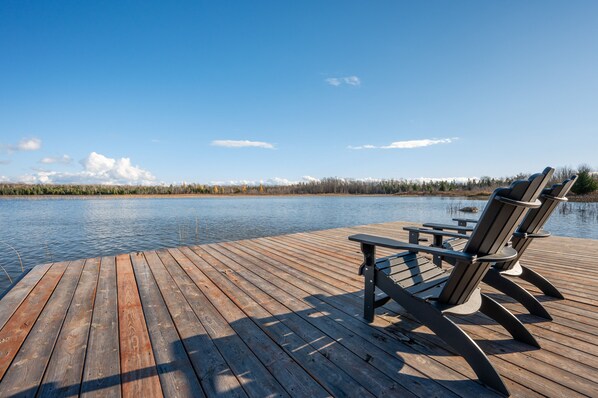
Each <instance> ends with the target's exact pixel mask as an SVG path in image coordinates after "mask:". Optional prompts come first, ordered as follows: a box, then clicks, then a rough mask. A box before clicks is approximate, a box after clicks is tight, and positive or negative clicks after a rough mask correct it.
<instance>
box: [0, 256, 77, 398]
mask: <svg viewBox="0 0 598 398" xmlns="http://www.w3.org/2000/svg"><path fill="white" fill-rule="evenodd" d="M84 262H85V261H84V260H78V261H73V262H71V263H70V264H69V265H68V268H67V269H66V271H65V272H64V274H63V276H62V278H61V279H60V282H59V283H58V285H57V286H56V289H55V290H54V292H52V296H51V297H50V299H49V300H48V302H47V304H46V307H45V309H44V311H43V312H42V313H41V314H40V316H39V317H38V318H37V320H36V321H35V325H34V326H33V328H32V329H31V332H30V333H29V335H28V336H27V339H26V340H25V342H24V343H23V345H22V346H21V348H20V350H19V352H18V354H17V355H16V357H15V359H14V362H13V364H12V365H11V367H10V368H9V369H8V370H7V372H6V374H5V375H4V378H3V379H2V383H0V396H3V397H4V396H11V395H18V396H20V397H34V396H35V394H36V393H37V389H38V386H39V384H40V382H41V380H42V377H43V375H44V371H45V370H46V365H47V364H48V361H49V360H50V355H52V350H53V349H54V344H55V343H56V339H57V338H58V334H59V332H60V328H61V327H62V323H63V322H64V318H65V316H66V312H67V310H68V308H69V305H70V303H71V300H72V298H73V294H74V293H75V289H76V288H77V283H78V281H79V277H80V276H81V271H82V270H83V264H84Z"/></svg>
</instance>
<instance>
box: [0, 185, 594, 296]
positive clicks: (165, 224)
mask: <svg viewBox="0 0 598 398" xmlns="http://www.w3.org/2000/svg"><path fill="white" fill-rule="evenodd" d="M485 203H486V201H478V200H467V199H459V198H438V197H413V198H407V197H355V196H350V197H314V196H309V197H256V198H254V197H237V198H184V199H183V198H172V199H169V198H165V199H155V198H152V199H147V198H139V199H130V198H126V199H125V198H121V199H2V200H0V241H1V242H5V243H8V244H10V245H12V246H13V247H14V248H16V249H17V250H18V251H19V253H20V255H21V258H22V261H23V263H24V266H25V267H26V268H29V267H32V266H34V265H36V264H40V263H45V262H52V261H63V260H74V259H79V258H89V257H96V256H103V255H112V254H116V253H123V252H132V251H141V250H148V249H158V248H164V247H172V246H181V245H191V244H200V243H209V242H218V241H227V240H237V239H246V238H255V237H262V236H268V235H280V234H287V233H292V232H301V231H311V230H319V229H326V228H335V227H345V226H352V225H360V224H371V223H379V222H387V221H414V222H430V221H434V222H449V221H450V220H451V218H452V217H455V216H459V215H461V216H463V213H461V214H455V213H454V212H453V211H454V209H456V208H458V207H463V206H477V207H479V208H480V209H481V208H482V207H483V206H484V204H485ZM561 206H562V205H561ZM566 206H567V207H565V208H564V210H566V211H563V209H562V208H561V210H560V211H559V210H557V211H556V212H555V213H554V214H553V216H552V218H551V219H550V220H549V221H548V224H547V226H546V230H548V231H551V232H552V233H553V234H555V235H562V236H572V237H583V238H592V239H598V216H597V215H596V208H597V204H594V203H592V204H583V203H572V204H567V205H566ZM0 265H2V266H4V267H5V268H6V269H7V270H8V271H9V272H10V274H11V275H12V276H16V275H18V274H19V273H20V265H19V261H18V258H17V256H16V254H15V253H14V251H12V250H11V249H10V248H9V247H8V246H5V245H4V244H0ZM0 273H2V271H1V270H0ZM7 284H8V281H7V278H6V277H5V276H4V275H0V291H1V290H2V289H3V287H6V286H7Z"/></svg>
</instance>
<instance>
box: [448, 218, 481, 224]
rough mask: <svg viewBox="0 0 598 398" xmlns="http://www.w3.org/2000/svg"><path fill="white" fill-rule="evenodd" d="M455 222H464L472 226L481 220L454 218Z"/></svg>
mask: <svg viewBox="0 0 598 398" xmlns="http://www.w3.org/2000/svg"><path fill="white" fill-rule="evenodd" d="M453 221H457V222H459V221H463V222H470V223H472V224H476V223H477V222H478V221H479V220H477V219H475V218H460V217H456V218H453Z"/></svg>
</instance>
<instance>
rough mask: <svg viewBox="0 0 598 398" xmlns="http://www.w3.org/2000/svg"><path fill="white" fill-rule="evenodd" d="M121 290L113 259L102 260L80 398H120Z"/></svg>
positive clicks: (104, 258)
mask: <svg viewBox="0 0 598 398" xmlns="http://www.w3.org/2000/svg"><path fill="white" fill-rule="evenodd" d="M117 298H118V291H117V287H116V264H115V259H114V257H103V258H102V259H101V261H100V273H99V277H98V285H97V290H96V296H95V301H94V308H93V316H92V320H91V327H90V330H89V343H88V346H87V352H86V356H85V367H84V371H83V382H82V384H81V396H83V397H104V396H111V397H119V396H120V395H121V388H120V383H121V381H120V379H121V378H120V354H119V337H118V300H117Z"/></svg>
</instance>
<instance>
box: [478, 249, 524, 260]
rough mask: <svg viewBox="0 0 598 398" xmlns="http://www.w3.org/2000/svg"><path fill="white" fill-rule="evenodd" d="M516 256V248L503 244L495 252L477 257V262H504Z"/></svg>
mask: <svg viewBox="0 0 598 398" xmlns="http://www.w3.org/2000/svg"><path fill="white" fill-rule="evenodd" d="M515 258H517V250H515V249H513V248H512V247H511V246H504V247H503V248H502V249H500V250H499V251H498V253H495V254H489V255H487V256H482V257H478V258H477V259H476V261H477V262H480V263H504V262H506V261H511V260H514V259H515Z"/></svg>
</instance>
